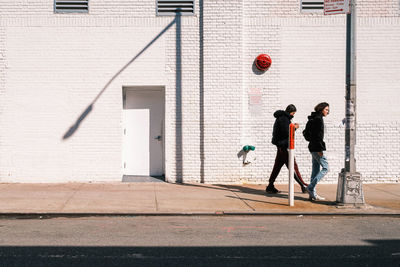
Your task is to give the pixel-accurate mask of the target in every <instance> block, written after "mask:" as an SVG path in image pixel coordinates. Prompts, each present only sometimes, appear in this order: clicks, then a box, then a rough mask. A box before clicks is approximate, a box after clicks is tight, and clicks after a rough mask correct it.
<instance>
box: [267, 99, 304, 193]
mask: <svg viewBox="0 0 400 267" xmlns="http://www.w3.org/2000/svg"><path fill="white" fill-rule="evenodd" d="M296 111H297V109H296V107H295V106H294V105H292V104H290V105H289V106H287V107H286V110H285V111H283V110H277V111H275V113H274V117H275V118H276V120H275V123H274V129H273V132H272V144H274V145H276V147H277V151H276V157H275V164H274V168H273V169H272V173H271V175H270V178H269V184H268V186H267V188H266V189H265V191H266V192H267V193H270V194H276V193H279V190H278V189H276V188H275V186H274V182H275V180H276V177H277V176H278V174H279V172H280V170H281V168H282V166H283V164H285V165H286V167H288V159H289V153H288V150H287V149H288V146H289V124H290V123H291V122H290V121H291V119H292V118H293V116H294V114H295V113H296ZM295 128H296V129H297V128H299V125H298V124H297V123H295ZM294 170H295V174H294V179H295V180H296V182H297V183H299V185H300V187H301V191H302V192H303V193H306V189H305V188H306V186H307V184H306V183H305V182H304V181H303V179H302V178H301V175H300V172H299V167H298V166H297V163H296V159H295V160H294Z"/></svg>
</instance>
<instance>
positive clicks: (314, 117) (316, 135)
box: [306, 102, 329, 200]
mask: <svg viewBox="0 0 400 267" xmlns="http://www.w3.org/2000/svg"><path fill="white" fill-rule="evenodd" d="M314 111H315V112H311V115H310V116H308V120H309V121H310V123H311V124H310V125H311V127H310V143H309V144H308V150H309V151H310V153H311V156H312V172H311V180H310V184H309V185H308V187H307V188H306V190H307V192H308V194H309V195H310V200H324V199H325V198H324V197H321V196H319V195H318V194H317V191H316V190H315V187H316V186H317V183H318V182H319V181H320V180H321V179H322V178H323V177H324V176H325V175H326V174H327V173H328V171H329V164H328V159H327V158H326V155H325V153H324V151H325V150H326V146H325V142H324V130H325V125H324V119H323V117H326V116H327V115H328V114H329V104H328V103H326V102H322V103H319V104H318V105H316V106H315V108H314ZM320 167H322V168H320Z"/></svg>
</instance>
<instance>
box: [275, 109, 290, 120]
mask: <svg viewBox="0 0 400 267" xmlns="http://www.w3.org/2000/svg"><path fill="white" fill-rule="evenodd" d="M282 116H285V117H288V118H289V120H291V119H292V118H293V116H292V115H290V114H289V113H287V112H286V111H284V110H277V111H275V112H274V117H275V118H279V117H282Z"/></svg>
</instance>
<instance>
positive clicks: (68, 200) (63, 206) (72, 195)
mask: <svg viewBox="0 0 400 267" xmlns="http://www.w3.org/2000/svg"><path fill="white" fill-rule="evenodd" d="M83 185H84V184H83V183H82V184H81V185H80V186H79V187H78V188H76V189H75V190H74V192H73V193H72V194H71V196H70V197H69V198H68V199H67V201H65V202H64V204H63V205H62V206H61V211H63V210H64V209H65V207H66V206H67V204H68V203H69V202H70V201H71V199H72V198H73V197H74V196H75V194H76V193H77V192H78V190H79V189H81V187H83Z"/></svg>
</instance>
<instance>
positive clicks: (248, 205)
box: [229, 189, 256, 211]
mask: <svg viewBox="0 0 400 267" xmlns="http://www.w3.org/2000/svg"><path fill="white" fill-rule="evenodd" d="M229 190H230V191H231V192H232V193H233V194H234V195H235V196H237V197H238V198H239V199H240V200H241V201H242V202H243V203H244V204H245V205H246V206H247V207H249V208H250V209H251V210H252V211H256V210H255V209H254V208H253V207H252V206H250V204H248V203H247V202H246V201H245V200H244V199H242V198H241V197H240V196H239V195H238V194H236V192H234V191H232V190H231V189H229Z"/></svg>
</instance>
